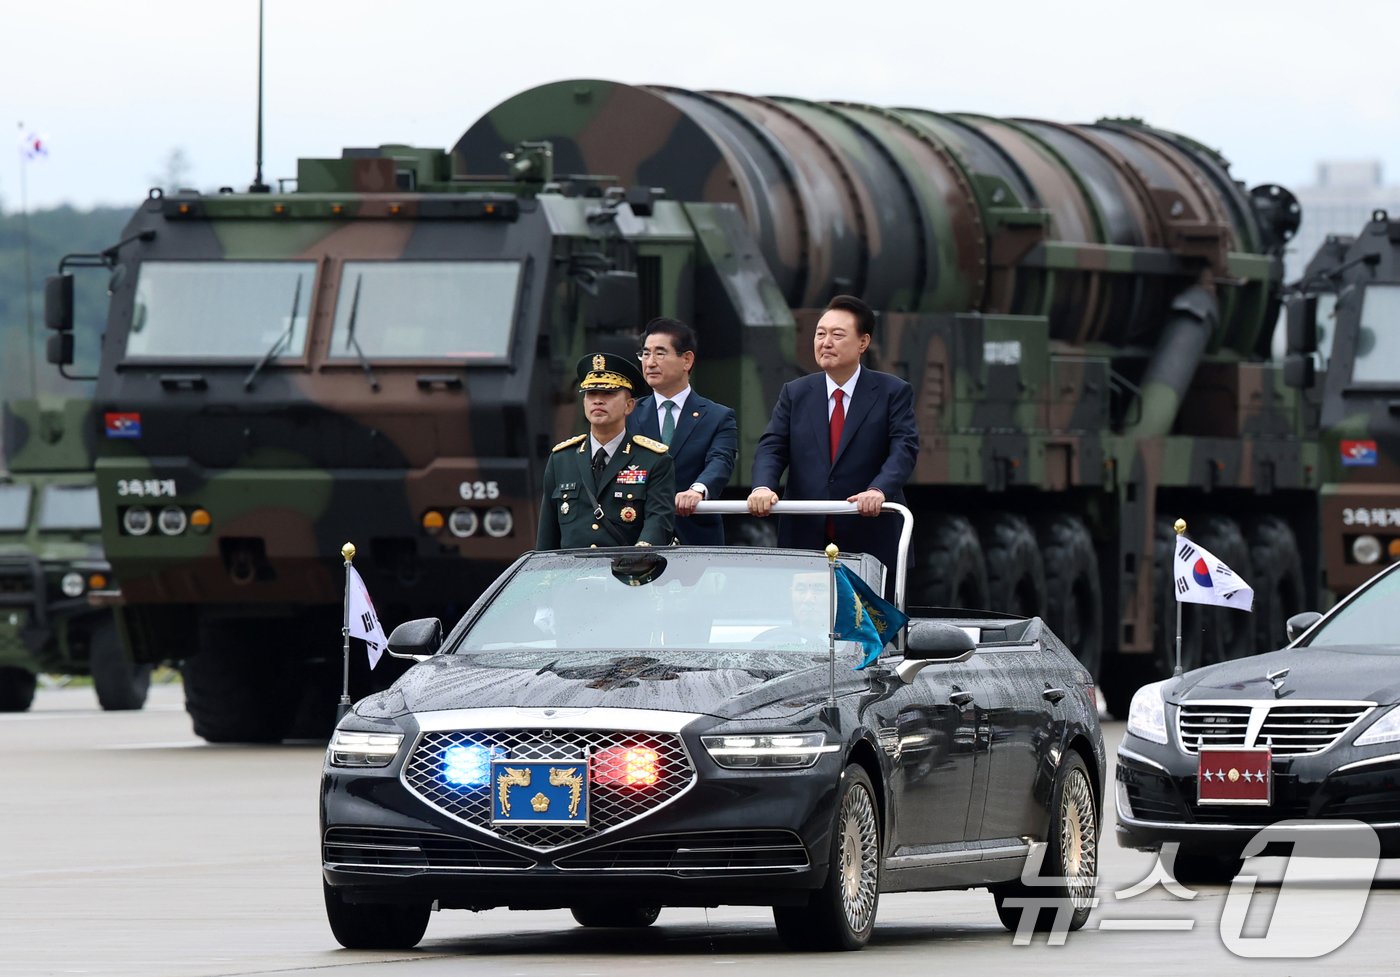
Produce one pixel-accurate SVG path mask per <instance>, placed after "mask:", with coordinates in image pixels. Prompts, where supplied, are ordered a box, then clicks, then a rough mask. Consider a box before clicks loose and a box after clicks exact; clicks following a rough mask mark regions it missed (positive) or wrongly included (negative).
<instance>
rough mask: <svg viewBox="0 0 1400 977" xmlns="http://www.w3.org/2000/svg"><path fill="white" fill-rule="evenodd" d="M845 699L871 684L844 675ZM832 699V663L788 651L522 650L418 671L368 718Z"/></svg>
mask: <svg viewBox="0 0 1400 977" xmlns="http://www.w3.org/2000/svg"><path fill="white" fill-rule="evenodd" d="M836 681H837V694H838V695H842V694H849V693H851V692H859V691H864V690H865V689H866V688H867V687H868V683H867V681H866V679H865V678H864V677H863V676H862V675H859V674H854V673H852V672H851V670H850V668H849V666H847V667H844V668H838V669H837V676H836ZM829 695H830V685H829V677H828V670H827V662H826V659H825V658H824V657H816V656H813V655H809V654H784V653H781V652H759V653H753V652H734V653H723V652H709V651H705V652H701V651H697V652H691V653H685V652H677V651H670V650H668V651H664V652H648V651H626V652H605V651H597V652H578V651H570V652H558V651H555V650H552V649H550V650H539V649H522V650H510V651H491V652H483V653H469V654H457V655H441V656H438V657H435V658H431V659H429V660H428V661H425V662H423V663H421V664H419V665H415V666H414V667H413V668H410V669H409V670H408V671H407V672H405V673H404V675H403V676H402V677H401V678H400V679H399V680H398V681H397V682H395V683H394V685H393V686H392V687H391V688H390V689H389V690H388V691H387V692H384V693H380V694H379V695H376V696H371V697H369V698H368V699H365V700H364V701H363V702H362V703H361V704H360V706H358V707H357V711H358V712H360V713H362V714H365V715H387V716H392V715H398V714H402V713H404V712H435V711H439V710H444V709H481V708H493V707H502V706H528V707H530V708H575V709H576V708H589V707H601V706H606V707H609V708H613V709H660V710H667V711H674V712H695V713H704V714H707V715H711V716H715V717H718V718H724V719H780V718H784V717H788V716H792V715H795V714H797V713H799V712H802V711H804V710H807V709H810V708H812V707H813V706H815V705H819V704H820V703H822V702H823V701H825V700H826V699H827V698H828V696H829Z"/></svg>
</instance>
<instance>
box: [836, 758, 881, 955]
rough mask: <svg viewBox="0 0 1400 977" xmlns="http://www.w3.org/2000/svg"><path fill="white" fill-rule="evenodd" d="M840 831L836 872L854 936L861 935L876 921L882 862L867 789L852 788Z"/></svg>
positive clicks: (878, 836) (842, 901) (857, 786)
mask: <svg viewBox="0 0 1400 977" xmlns="http://www.w3.org/2000/svg"><path fill="white" fill-rule="evenodd" d="M839 831H840V837H841V844H840V847H839V848H838V850H837V854H836V857H837V866H836V870H837V872H838V873H839V876H838V881H839V884H840V886H841V909H842V912H844V913H845V916H846V925H848V926H849V927H850V928H851V932H853V933H862V932H864V931H865V930H866V928H867V927H869V926H870V924H871V922H872V921H873V920H874V918H875V903H876V899H877V898H878V896H879V890H878V883H877V876H878V874H879V859H880V852H879V839H880V833H879V830H878V828H877V827H876V824H875V805H874V804H873V803H871V800H870V793H869V792H868V791H867V790H866V789H865V787H864V785H861V784H857V785H856V786H855V787H853V788H852V789H851V792H850V793H849V794H847V795H846V799H845V801H844V802H843V803H842V804H841V820H840V824H839Z"/></svg>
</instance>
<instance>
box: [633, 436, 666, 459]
mask: <svg viewBox="0 0 1400 977" xmlns="http://www.w3.org/2000/svg"><path fill="white" fill-rule="evenodd" d="M632 440H633V441H635V442H637V443H638V444H640V445H641V446H642V447H643V448H650V449H651V450H652V451H655V452H656V453H657V454H659V455H664V454H665V453H666V445H665V443H664V442H661V441H653V440H652V439H651V438H649V437H647V436H646V435H644V434H634V435H632Z"/></svg>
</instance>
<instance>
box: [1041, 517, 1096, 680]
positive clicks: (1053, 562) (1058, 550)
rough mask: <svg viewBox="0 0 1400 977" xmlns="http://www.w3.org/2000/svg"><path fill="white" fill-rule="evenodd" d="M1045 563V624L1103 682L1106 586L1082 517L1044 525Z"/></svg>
mask: <svg viewBox="0 0 1400 977" xmlns="http://www.w3.org/2000/svg"><path fill="white" fill-rule="evenodd" d="M1040 548H1041V553H1042V554H1043V562H1044V564H1045V621H1046V623H1047V624H1049V625H1050V630H1052V631H1054V632H1055V634H1056V635H1058V636H1059V638H1060V640H1061V641H1063V642H1064V643H1065V644H1066V645H1067V646H1068V647H1069V650H1070V651H1071V652H1072V653H1073V654H1074V657H1075V658H1078V659H1079V663H1080V664H1081V665H1083V666H1084V667H1085V668H1087V669H1088V670H1089V674H1091V675H1093V676H1094V681H1095V683H1097V682H1098V680H1099V672H1100V670H1101V669H1102V667H1103V585H1102V583H1101V582H1100V580H1099V555H1098V553H1097V552H1096V551H1095V550H1094V538H1093V537H1092V536H1090V535H1089V529H1088V527H1087V526H1085V525H1084V521H1083V520H1082V519H1080V518H1079V517H1078V516H1067V515H1056V516H1051V517H1050V518H1049V519H1046V520H1045V521H1044V522H1042V523H1041V525H1040Z"/></svg>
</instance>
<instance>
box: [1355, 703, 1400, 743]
mask: <svg viewBox="0 0 1400 977" xmlns="http://www.w3.org/2000/svg"><path fill="white" fill-rule="evenodd" d="M1396 740H1400V709H1394V708H1392V709H1391V710H1390V712H1388V713H1386V714H1385V715H1384V716H1382V717H1381V718H1380V719H1377V720H1376V721H1375V722H1373V723H1372V724H1371V725H1370V726H1369V727H1367V729H1366V732H1364V733H1362V734H1361V735H1360V736H1358V737H1357V738H1356V744H1355V745H1357V746H1375V745H1376V744H1377V743H1394V742H1395V741H1396Z"/></svg>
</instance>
